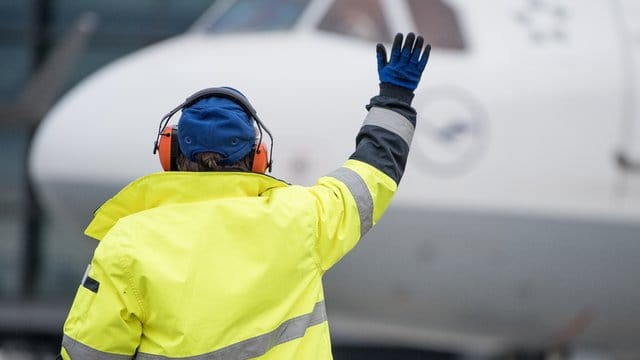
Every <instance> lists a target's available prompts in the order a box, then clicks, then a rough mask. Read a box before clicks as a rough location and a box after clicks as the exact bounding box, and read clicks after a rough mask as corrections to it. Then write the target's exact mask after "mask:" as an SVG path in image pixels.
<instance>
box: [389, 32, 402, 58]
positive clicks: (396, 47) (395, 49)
mask: <svg viewBox="0 0 640 360" xmlns="http://www.w3.org/2000/svg"><path fill="white" fill-rule="evenodd" d="M401 47H402V34H401V33H397V34H396V37H395V38H394V39H393V46H392V47H391V59H390V60H389V62H392V63H395V62H397V61H398V60H400V48H401Z"/></svg>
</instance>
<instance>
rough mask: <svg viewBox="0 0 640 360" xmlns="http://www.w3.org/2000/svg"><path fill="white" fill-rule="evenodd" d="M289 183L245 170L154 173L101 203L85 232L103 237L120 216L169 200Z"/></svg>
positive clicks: (249, 192) (252, 192) (239, 193)
mask: <svg viewBox="0 0 640 360" xmlns="http://www.w3.org/2000/svg"><path fill="white" fill-rule="evenodd" d="M287 185H288V184H287V183H285V182H283V181H281V180H277V179H274V178H272V177H269V176H266V175H262V174H255V173H244V172H179V171H170V172H162V173H153V174H150V175H147V176H143V177H141V178H139V179H137V180H135V181H133V182H131V183H130V184H129V185H127V186H126V187H124V188H123V189H122V190H121V191H120V192H119V193H118V194H116V195H115V196H114V197H112V198H111V199H109V200H107V202H105V203H104V204H102V206H100V208H98V210H96V212H95V213H94V217H93V220H92V221H91V223H90V224H89V226H88V227H87V228H86V230H85V234H86V235H87V236H90V237H92V238H94V239H97V240H102V238H103V237H104V236H105V235H106V234H107V232H109V230H110V229H111V228H112V227H113V226H114V225H115V223H116V222H117V221H118V220H119V219H121V218H123V217H126V216H129V215H132V214H135V213H138V212H140V211H144V210H147V209H152V208H156V207H159V206H163V205H168V204H184V203H190V202H194V201H206V200H215V199H223V198H231V197H251V196H259V195H261V194H262V193H264V192H265V191H268V190H270V189H273V188H276V187H282V186H287Z"/></svg>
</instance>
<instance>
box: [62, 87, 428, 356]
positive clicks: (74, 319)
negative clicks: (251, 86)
mask: <svg viewBox="0 0 640 360" xmlns="http://www.w3.org/2000/svg"><path fill="white" fill-rule="evenodd" d="M388 100H389V99H386V98H385V97H384V96H382V95H381V96H379V97H377V100H376V98H374V99H372V104H373V105H374V106H375V104H376V101H379V102H381V103H384V104H385V105H381V106H379V108H375V107H374V108H373V109H374V111H371V112H370V113H369V115H368V116H367V119H366V120H365V123H364V124H363V127H362V130H361V132H360V134H359V135H358V141H357V147H356V152H355V153H354V155H352V157H351V159H350V160H348V161H347V162H346V163H345V164H344V165H343V166H342V167H340V168H338V169H337V170H335V171H334V172H332V173H330V174H328V175H327V176H325V177H322V178H320V179H319V180H318V182H317V184H316V185H315V186H311V187H302V186H293V185H288V184H286V183H284V182H282V181H279V180H276V179H273V178H271V177H268V176H265V175H260V174H253V173H236V172H165V173H156V174H151V175H148V176H145V177H142V178H140V179H138V180H136V181H134V182H132V183H131V184H129V185H128V186H127V187H125V188H124V189H123V190H122V191H121V192H120V193H118V194H117V195H116V196H115V197H113V198H112V199H110V200H109V201H107V202H106V203H105V204H104V205H103V206H102V207H101V208H100V209H98V211H97V212H96V214H95V217H94V220H93V221H92V223H91V224H90V225H89V227H88V228H87V230H86V232H85V233H86V234H87V235H89V236H91V237H93V238H96V239H98V240H100V243H99V245H98V247H97V248H96V251H95V253H94V257H93V259H92V262H91V265H90V267H89V269H88V271H87V274H86V275H85V278H84V280H83V283H82V284H81V286H80V287H79V288H78V291H77V294H76V298H75V300H74V303H73V305H72V308H71V310H70V313H69V316H68V318H67V321H66V322H65V325H64V338H63V344H62V345H63V347H62V357H63V358H64V359H100V360H102V359H105V360H110V359H117V360H120V359H132V358H135V359H149V360H151V359H154V360H155V359H194V360H195V359H197V360H204V359H211V360H226V359H234V360H235V359H252V358H260V359H331V358H332V356H331V345H330V339H329V328H328V325H327V316H326V311H325V305H324V294H323V289H322V275H323V273H324V272H325V271H327V270H328V269H329V268H330V267H331V266H332V265H334V264H335V263H336V262H337V261H338V260H339V259H340V258H342V257H343V256H344V255H345V254H346V253H347V252H348V251H350V250H351V249H352V248H353V247H354V246H355V245H356V244H357V242H358V240H359V239H360V238H361V237H362V236H363V235H364V234H365V233H366V232H367V231H368V230H369V229H370V228H371V227H372V226H374V225H375V224H376V223H377V221H378V220H379V219H380V217H381V216H382V214H383V213H384V211H385V210H386V208H387V206H388V205H389V202H390V201H391V198H392V196H393V194H394V193H395V191H396V188H397V183H398V181H399V180H400V177H401V176H402V171H403V170H404V165H405V162H406V156H407V154H408V148H409V142H410V141H411V135H412V134H413V127H414V124H415V112H413V113H410V114H409V115H408V116H407V115H406V114H403V115H400V114H401V113H402V111H395V110H396V109H395V108H394V107H393V105H394V104H393V101H391V102H390V104H391V105H389V101H388ZM387 105H389V106H387ZM389 109H393V111H392V110H389ZM411 111H412V109H411ZM383 118H384V119H387V120H384V119H383ZM409 120H410V121H409ZM373 143H377V144H378V145H380V146H378V148H379V150H378V151H383V152H385V153H384V154H380V155H379V156H375V154H371V153H370V151H371V150H370V147H371V146H372V144H373ZM373 145H374V144H373ZM374 147H375V146H374ZM398 149H400V150H398Z"/></svg>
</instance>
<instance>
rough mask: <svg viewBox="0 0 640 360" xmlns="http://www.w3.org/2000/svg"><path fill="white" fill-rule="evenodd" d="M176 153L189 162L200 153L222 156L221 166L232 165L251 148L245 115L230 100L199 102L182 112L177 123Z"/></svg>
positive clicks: (251, 134) (249, 123)
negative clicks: (182, 155) (179, 153)
mask: <svg viewBox="0 0 640 360" xmlns="http://www.w3.org/2000/svg"><path fill="white" fill-rule="evenodd" d="M178 143H179V144H180V151H182V153H183V154H184V156H185V157H187V158H188V159H189V160H191V161H195V160H196V159H195V155H196V154H198V153H202V152H215V153H218V154H220V155H222V156H223V158H222V161H221V163H222V164H224V165H228V164H233V163H235V162H237V161H239V160H240V159H242V158H243V157H245V156H246V155H247V154H249V152H250V151H251V149H252V148H253V146H254V143H255V129H254V127H253V120H252V119H251V117H250V116H249V114H247V112H246V111H245V110H244V109H243V108H242V106H240V105H239V104H238V103H236V102H235V101H233V100H230V99H227V98H223V97H215V96H212V97H207V98H203V99H201V100H199V101H197V102H196V103H194V104H193V105H191V106H189V107H185V108H184V109H182V115H181V116H180V121H179V122H178Z"/></svg>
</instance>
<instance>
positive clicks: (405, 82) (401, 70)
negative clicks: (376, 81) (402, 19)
mask: <svg viewBox="0 0 640 360" xmlns="http://www.w3.org/2000/svg"><path fill="white" fill-rule="evenodd" d="M414 40H415V44H414ZM423 44H424V38H423V37H422V36H418V38H417V39H416V36H415V34H414V33H409V34H407V39H406V40H405V42H404V46H402V34H401V33H398V34H396V37H395V38H394V39H393V47H392V48H391V58H390V59H389V61H387V51H386V50H385V48H384V45H382V44H378V45H377V46H376V52H377V56H378V76H379V78H380V82H381V83H390V84H393V85H397V86H401V87H403V88H406V89H409V90H411V91H413V90H415V89H416V87H418V82H420V76H422V72H423V71H424V68H425V66H427V61H428V60H429V53H430V52H431V45H429V44H427V46H426V47H425V49H424V52H423V51H422V45H423ZM401 47H402V50H401V49H400V48H401ZM421 52H422V56H420V53H421Z"/></svg>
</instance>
